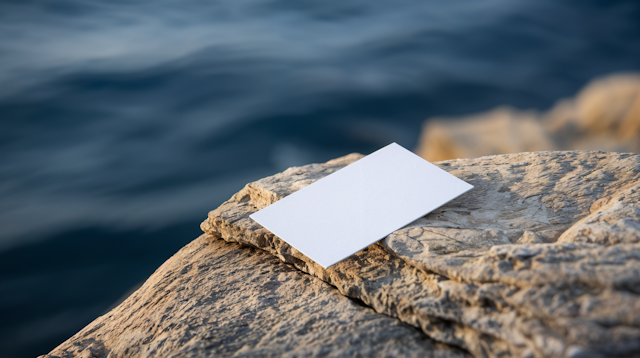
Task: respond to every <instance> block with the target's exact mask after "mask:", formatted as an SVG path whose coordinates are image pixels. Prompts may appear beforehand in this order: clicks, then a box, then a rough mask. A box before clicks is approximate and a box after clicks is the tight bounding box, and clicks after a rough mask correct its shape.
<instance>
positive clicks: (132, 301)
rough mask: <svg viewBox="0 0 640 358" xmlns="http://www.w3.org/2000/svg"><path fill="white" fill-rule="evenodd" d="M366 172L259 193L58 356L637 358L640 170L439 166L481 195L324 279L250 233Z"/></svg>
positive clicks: (223, 214)
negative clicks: (320, 190) (259, 215)
mask: <svg viewBox="0 0 640 358" xmlns="http://www.w3.org/2000/svg"><path fill="white" fill-rule="evenodd" d="M360 157H361V156H360V155H357V154H352V155H348V156H345V157H342V158H338V159H335V160H332V161H329V162H327V163H325V164H312V165H307V166H303V167H295V168H290V169H288V170H286V171H284V172H283V173H280V174H276V175H274V176H271V177H268V178H264V179H261V180H258V181H256V182H253V183H250V184H247V185H246V186H245V188H244V189H242V190H241V191H240V192H238V193H237V194H235V195H234V196H233V197H232V198H231V199H230V200H229V201H227V202H225V203H223V204H222V205H221V206H220V207H219V208H217V209H215V210H213V211H211V212H210V213H209V216H208V218H207V219H206V220H205V221H204V222H203V223H202V226H201V227H202V229H203V230H204V231H205V232H206V233H207V235H204V236H202V237H200V238H199V239H197V240H196V241H194V242H192V243H191V244H189V245H187V246H186V247H185V248H183V249H182V250H181V251H179V252H178V253H177V254H176V255H174V257H172V258H171V259H170V260H169V261H167V262H166V263H165V264H164V265H162V266H161V267H160V268H159V269H158V270H157V271H156V273H154V275H152V276H151V278H150V279H149V280H148V281H147V282H146V283H145V284H144V286H142V287H141V288H140V289H139V290H138V291H136V292H135V293H134V294H133V295H132V296H131V297H129V298H128V299H127V300H126V301H124V302H123V303H122V304H121V305H119V306H118V307H116V308H115V309H114V310H112V311H111V312H109V313H108V314H106V315H105V316H102V317H100V318H98V319H97V320H96V321H94V322H93V323H91V324H90V325H89V326H87V327H86V328H85V329H83V330H82V331H80V332H79V333H78V334H76V335H75V336H74V337H72V338H70V339H69V340H68V341H67V342H65V343H63V344H62V345H61V346H60V347H58V348H56V349H55V350H54V351H53V352H52V353H51V354H50V355H49V356H50V357H54V356H61V357H66V356H76V355H77V356H82V355H84V356H96V357H102V356H106V355H107V354H110V356H113V357H119V356H142V355H145V356H210V355H212V356H213V355H222V356H229V355H238V356H250V355H253V356H263V355H271V356H276V355H277V356H280V355H294V356H306V355H314V356H319V355H332V356H333V355H335V356H350V355H357V354H360V355H361V356H370V355H374V354H376V353H377V354H378V355H380V356H399V355H402V356H404V355H407V356H412V355H416V356H418V355H427V356H445V357H447V356H460V355H462V354H464V351H467V352H469V353H471V354H472V355H474V356H476V357H503V356H519V357H616V356H618V357H629V356H639V355H640V200H639V199H640V155H638V154H620V153H603V152H539V153H520V154H512V155H498V156H489V157H482V158H477V159H465V160H451V161H446V162H440V163H436V165H438V166H440V167H441V168H443V169H445V170H447V171H449V172H450V173H452V174H454V175H456V176H458V177H459V178H461V179H463V180H465V181H467V182H469V183H471V184H473V185H474V186H475V188H474V189H473V190H471V191H470V192H468V193H466V194H464V195H463V196H461V197H459V198H458V199H456V200H454V201H452V202H450V203H448V204H447V205H445V206H443V207H441V208H440V209H438V210H436V211H434V212H432V213H430V214H429V215H427V216H425V217H423V218H420V219H418V220H416V221H415V222H413V223H411V224H409V225H407V226H406V227H404V228H402V229H400V230H398V231H396V232H394V233H393V234H391V235H389V236H388V237H387V238H385V239H384V240H382V241H380V242H379V243H376V244H373V245H371V246H369V247H367V248H366V249H364V250H361V251H360V252H358V253H356V254H354V255H353V256H351V257H349V258H347V259H346V260H344V261H342V262H340V263H338V264H336V265H334V266H332V267H330V268H329V269H326V270H325V269H323V268H322V267H320V266H319V265H317V264H315V263H314V262H313V261H311V260H309V259H308V258H307V257H305V256H304V255H302V254H301V253H300V252H298V251H297V250H295V249H294V248H292V247H291V246H289V245H288V244H286V243H285V242H284V241H282V240H280V239H279V238H278V237H277V236H274V235H273V234H272V233H270V232H269V231H268V230H266V229H265V228H263V227H261V226H260V225H259V224H257V223H256V222H254V221H253V220H251V219H250V218H249V215H250V214H251V213H253V212H255V211H257V210H259V209H260V208H263V207H265V206H267V205H269V204H271V203H273V202H275V201H277V200H279V199H281V198H283V197H285V196H287V195H289V194H291V193H293V192H295V191H296V190H299V189H301V188H303V187H305V186H307V185H309V184H311V183H313V182H314V181H316V180H318V179H320V178H322V177H324V176H326V175H328V174H330V173H332V172H334V171H336V170H338V169H340V168H342V167H344V166H346V165H348V164H350V163H352V162H354V161H356V160H358V159H359V158H360ZM216 237H221V238H223V239H224V240H226V241H229V242H237V243H241V244H243V245H246V246H242V247H241V246H239V245H235V244H224V243H222V242H221V241H220V240H216V239H214V238H216ZM247 246H249V247H247ZM251 246H253V247H257V248H260V249H262V250H264V251H266V252H268V253H270V254H272V255H274V256H276V257H277V258H279V260H276V259H275V258H273V257H270V255H268V254H266V253H264V252H262V251H260V250H255V249H252V248H250V247H251ZM282 262H285V263H288V264H290V265H286V264H284V263H282ZM294 268H297V269H298V270H300V271H297V270H295V269H294ZM303 272H306V273H307V274H304V273H303ZM320 280H322V281H324V282H326V283H327V284H329V285H331V286H333V287H335V289H333V288H331V287H330V286H329V285H326V284H323V283H322V282H320ZM338 292H339V293H340V294H339V293H338ZM344 296H347V297H350V298H352V299H354V300H353V301H352V300H349V299H347V298H346V297H344ZM354 302H361V303H362V305H365V306H368V307H371V308H372V309H373V310H374V311H375V312H377V313H374V312H373V311H372V310H369V309H368V308H367V307H362V306H360V305H357V304H354ZM399 321H402V322H404V323H405V324H406V325H403V324H400V323H399ZM408 326H413V327H415V328H416V329H410V328H408ZM420 331H421V332H420ZM426 336H430V337H431V338H432V339H433V340H436V341H439V342H442V343H444V344H447V345H446V346H445V345H436V344H434V343H433V342H432V341H431V340H428V339H426V338H425V337H426ZM327 347H328V348H327ZM452 347H460V348H461V349H462V350H464V351H461V350H456V349H455V348H452Z"/></svg>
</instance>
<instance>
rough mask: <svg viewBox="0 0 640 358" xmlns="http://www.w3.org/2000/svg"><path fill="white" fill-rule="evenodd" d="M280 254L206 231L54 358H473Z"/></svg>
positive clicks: (62, 346)
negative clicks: (346, 294)
mask: <svg viewBox="0 0 640 358" xmlns="http://www.w3.org/2000/svg"><path fill="white" fill-rule="evenodd" d="M466 355H467V354H466V353H465V352H464V351H462V350H460V349H456V348H452V347H447V346H445V345H442V344H438V343H435V342H434V341H433V340H431V339H429V338H428V337H427V336H425V335H424V334H423V333H421V332H420V331H418V330H416V329H414V328H412V327H410V326H407V325H406V324H403V323H401V322H400V321H398V320H397V319H394V318H391V317H388V316H385V315H381V314H378V313H375V312H374V311H373V310H371V309H370V308H366V307H363V306H361V305H359V304H358V303H356V302H354V301H353V300H350V299H349V298H347V297H344V296H343V295H341V294H339V293H338V292H337V290H336V289H335V288H333V287H331V286H329V285H328V284H326V283H324V282H322V281H320V280H318V279H317V278H314V277H312V276H309V275H306V274H303V273H302V272H300V271H298V270H296V269H295V268H293V267H291V266H290V265H286V264H284V263H282V262H281V261H279V260H278V259H276V258H275V257H273V256H271V255H269V254H267V253H265V252H264V251H261V250H257V249H255V248H250V247H241V246H240V245H237V244H232V243H227V242H225V241H223V240H220V239H217V238H215V237H212V236H209V235H206V234H205V235H202V236H201V237H199V238H198V239H196V240H194V241H193V242H191V243H190V244H189V245H187V246H185V247H184V248H183V249H182V250H180V251H179V252H178V253H176V254H175V255H174V256H173V257H172V258H171V259H169V260H168V261H167V262H165V263H164V264H163V265H162V266H161V267H160V268H159V269H158V270H157V271H156V272H155V273H154V274H153V275H152V276H151V277H150V278H149V279H148V280H147V282H146V283H145V284H144V285H143V286H142V287H141V288H140V289H138V290H137V291H136V292H135V293H133V294H132V295H131V296H130V297H129V298H127V299H126V300H125V301H124V302H123V303H122V304H120V305H119V306H118V307H116V308H114V309H113V310H112V311H111V312H109V313H107V314H106V315H104V316H102V317H99V318H97V319H96V320H95V321H94V322H92V323H91V324H89V325H88V326H87V327H85V328H84V329H83V330H81V331H80V332H78V333H77V334H76V335H74V336H73V337H71V338H70V339H69V340H67V341H66V342H64V343H63V344H61V345H60V346H58V347H57V348H56V349H54V350H53V351H52V352H51V353H49V354H48V355H46V356H44V357H48V358H53V357H105V358H106V357H231V356H233V357H318V356H322V357H325V356H331V357H354V356H361V357H451V358H454V357H459V358H462V357H465V356H466Z"/></svg>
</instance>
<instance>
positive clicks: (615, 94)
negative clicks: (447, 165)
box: [416, 74, 640, 161]
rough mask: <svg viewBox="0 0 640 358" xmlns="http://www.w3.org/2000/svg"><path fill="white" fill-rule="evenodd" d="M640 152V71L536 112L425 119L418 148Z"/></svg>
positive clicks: (443, 152)
mask: <svg viewBox="0 0 640 358" xmlns="http://www.w3.org/2000/svg"><path fill="white" fill-rule="evenodd" d="M558 149H564V150H567V149H569V150H605V151H617V152H640V75H634V74H628V75H613V76H609V77H605V78H602V79H598V80H595V81H593V82H592V83H590V84H589V85H587V86H586V87H585V88H584V89H583V90H582V91H581V92H580V93H579V94H578V95H577V96H576V98H575V99H565V100H561V101H559V102H558V103H557V104H556V105H555V106H554V107H553V108H552V109H551V110H550V111H548V112H546V113H537V112H535V111H521V110H516V109H513V108H509V107H498V108H496V109H494V110H491V111H489V112H486V113H482V114H479V115H473V116H467V117H463V118H431V119H428V120H427V121H426V122H425V126H424V128H423V130H422V135H421V139H420V142H419V145H418V148H417V149H416V152H417V153H418V154H419V155H420V156H422V157H423V158H425V159H427V160H429V161H439V160H446V159H454V158H472V157H479V156H483V155H495V154H507V153H517V152H532V151H542V150H558Z"/></svg>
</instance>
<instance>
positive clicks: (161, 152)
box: [0, 0, 640, 357]
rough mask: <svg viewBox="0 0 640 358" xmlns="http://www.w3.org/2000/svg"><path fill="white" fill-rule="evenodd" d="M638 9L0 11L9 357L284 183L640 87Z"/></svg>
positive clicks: (40, 344)
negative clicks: (243, 199)
mask: <svg viewBox="0 0 640 358" xmlns="http://www.w3.org/2000/svg"><path fill="white" fill-rule="evenodd" d="M638 19H640V2H638V1H637V0H629V1H595V0H580V1H578V0H576V1H569V0H468V1H467V0H465V1H455V0H454V1H447V2H442V1H434V0H426V1H416V0H401V1H397V0H394V1H391V0H379V1H362V0H344V1H339V2H321V1H310V0H295V1H294V0H260V1H257V0H242V1H238V0H233V1H205V0H182V1H177V0H175V1H174V0H155V1H129V0H127V1H124V0H112V1H97V0H15V1H6V0H2V1H0V177H1V178H2V179H1V180H0V356H1V357H11V356H17V357H22V356H25V357H26V356H34V355H37V354H44V353H46V352H48V351H49V350H50V349H52V348H54V347H55V346H56V345H57V344H59V343H61V342H62V341H63V340H65V339H66V338H68V337H70V336H71V335H72V334H74V333H75V332H77V331H78V330H79V329H80V328H82V327H83V326H84V325H86V324H87V323H89V322H90V321H91V320H93V319H94V318H95V317H97V316H98V315H100V314H102V313H104V312H105V311H106V310H108V309H109V307H111V306H112V305H113V304H114V303H116V302H117V301H118V300H119V299H121V298H122V297H124V296H126V294H127V292H130V290H132V289H134V288H135V287H136V286H137V285H138V284H140V283H141V282H143V281H144V279H145V278H146V277H148V276H149V275H150V274H151V273H152V272H153V271H154V270H155V268H157V267H158V266H159V265H160V264H161V263H162V262H163V261H164V260H166V259H167V258H168V257H170V256H171V254H173V253H174V252H175V251H177V250H178V249H179V248H180V247H182V246H183V245H184V244H186V243H188V242H189V241H191V240H192V239H194V238H195V237H197V236H198V235H199V233H200V230H199V223H200V222H201V221H202V220H203V219H204V218H205V217H206V214H207V212H208V211H209V210H211V209H214V208H216V207H217V206H218V205H219V204H220V203H222V202H223V201H224V200H226V199H227V198H229V197H230V196H231V195H232V194H233V193H235V192H236V191H238V190H239V189H241V188H242V187H243V186H244V184H245V183H247V182H249V181H252V180H256V179H259V178H261V177H264V176H267V175H270V174H274V173H276V172H278V171H281V170H283V169H285V168H287V167H289V166H293V165H302V164H307V163H310V162H322V161H326V160H329V159H332V158H334V157H337V156H341V155H345V154H348V153H350V152H361V153H365V154H366V153H369V152H371V151H373V150H375V149H377V148H379V147H381V146H383V145H386V144H388V143H390V142H392V141H395V142H398V143H399V144H401V145H403V146H405V147H407V148H409V149H413V148H415V146H416V144H417V140H418V136H419V132H420V127H421V124H422V122H423V120H424V119H425V118H427V117H430V116H434V115H443V116H455V115H463V114H468V113H473V112H478V111H483V110H487V109H489V108H492V107H494V106H496V105H500V104H510V105H512V106H515V107H519V108H536V109H540V110H544V109H547V108H549V107H550V106H552V105H553V104H554V102H555V101H556V100H557V99H559V98H561V97H567V96H571V95H573V94H574V93H575V92H576V91H577V90H578V89H579V88H580V87H582V86H583V85H584V84H585V83H587V82H588V81H589V80H590V79H592V78H594V77H596V76H600V75H604V74H609V73H612V72H619V71H631V70H639V69H640V21H638Z"/></svg>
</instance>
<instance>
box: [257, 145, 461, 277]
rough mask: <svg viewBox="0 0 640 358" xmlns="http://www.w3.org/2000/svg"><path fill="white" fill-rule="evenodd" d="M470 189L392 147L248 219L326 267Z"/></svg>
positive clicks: (430, 165)
mask: <svg viewBox="0 0 640 358" xmlns="http://www.w3.org/2000/svg"><path fill="white" fill-rule="evenodd" d="M471 188H473V186H472V185H471V184H468V183H466V182H464V181H462V180H460V179H458V178H456V177H455V176H453V175H451V174H449V173H447V172H446V171H444V170H442V169H440V168H438V167H436V166H435V165H433V164H431V163H429V162H427V161H426V160H424V159H422V158H420V157H419V156H417V155H415V154H413V153H412V152H410V151H408V150H407V149H405V148H403V147H401V146H400V145H398V144H396V143H392V144H390V145H388V146H386V147H384V148H382V149H380V150H378V151H376V152H373V153H371V154H369V155H368V156H366V157H364V158H362V159H360V160H358V161H357V162H355V163H352V164H350V165H348V166H346V167H344V168H342V169H340V170H338V171H336V172H335V173H332V174H330V175H328V176H326V177H324V178H322V179H320V180H318V181H316V182H315V183H313V184H311V185H309V186H307V187H305V188H303V189H300V190H298V191H297V192H295V193H293V194H291V195H289V196H287V197H285V198H283V199H281V200H279V201H277V202H275V203H273V204H271V205H269V206H268V207H266V208H264V209H262V210H260V211H258V212H255V213H253V214H252V215H251V216H250V217H251V218H252V219H253V220H255V221H257V222H258V223H260V224H261V225H262V226H264V227H265V228H267V229H268V230H270V231H271V232H273V233H274V234H275V235H277V236H278V237H280V238H281V239H282V240H284V241H286V242H287V243H289V244H290V245H291V246H293V247H295V248H296V249H297V250H298V251H300V252H302V253H303V254H305V255H306V256H307V257H309V258H310V259H312V260H313V261H315V262H317V263H318V264H320V266H322V267H324V268H327V267H329V266H331V265H333V264H335V263H338V262H339V261H341V260H343V259H345V258H347V257H349V256H351V255H353V254H354V253H356V252H358V251H360V250H362V249H363V248H365V247H367V246H369V245H371V244H373V243H375V242H376V241H378V240H380V239H383V238H384V237H386V236H387V235H389V234H391V233H392V232H394V231H395V230H398V229H400V228H402V227H403V226H405V225H407V224H409V223H411V222H413V221H415V220H416V219H418V218H420V217H422V216H424V215H426V214H428V213H429V212H431V211H433V210H435V209H437V208H438V207H440V206H442V205H443V204H445V203H447V202H449V201H451V200H452V199H454V198H456V197H457V196H459V195H461V194H463V193H465V192H467V191H468V190H470V189H471Z"/></svg>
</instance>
